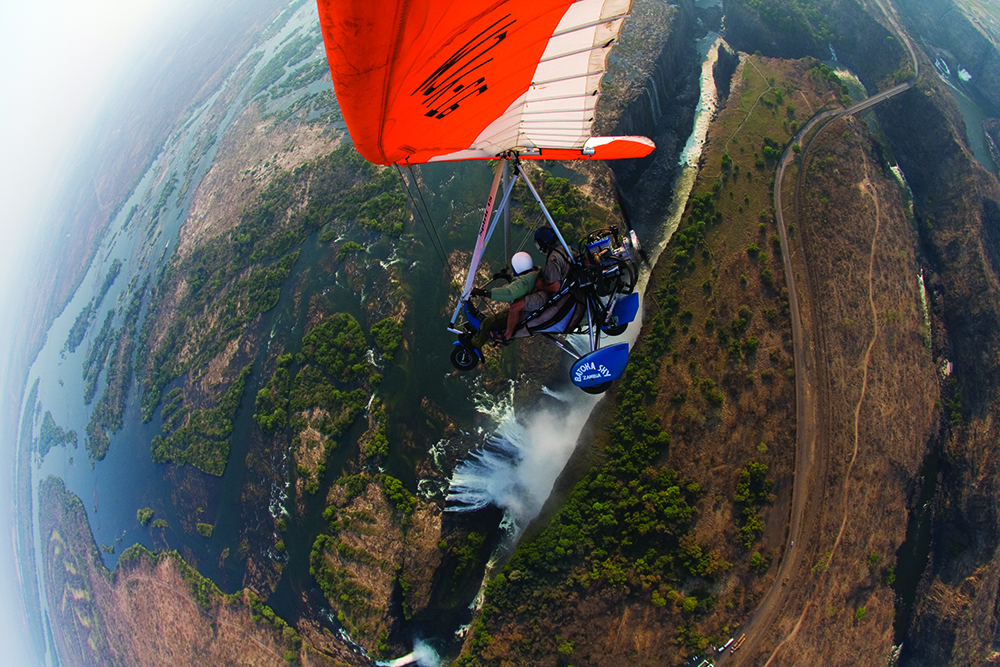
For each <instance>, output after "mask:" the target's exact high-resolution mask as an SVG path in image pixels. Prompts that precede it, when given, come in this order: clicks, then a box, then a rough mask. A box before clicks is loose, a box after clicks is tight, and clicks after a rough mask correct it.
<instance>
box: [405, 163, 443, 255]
mask: <svg viewBox="0 0 1000 667" xmlns="http://www.w3.org/2000/svg"><path fill="white" fill-rule="evenodd" d="M406 168H407V169H409V170H410V176H411V177H412V178H413V185H414V187H415V188H416V189H417V194H418V195H420V203H422V204H423V205H424V211H426V212H427V220H428V222H429V223H430V228H431V231H433V232H434V238H436V239H437V244H438V246H439V247H440V248H441V253H442V255H444V256H447V253H445V251H444V244H443V243H441V237H440V236H438V232H437V227H435V226H434V217H433V216H432V215H431V210H430V209H429V208H428V207H427V202H426V201H424V192H423V190H421V189H420V184H419V183H418V182H417V175H416V174H414V173H413V165H406ZM397 169H398V167H397ZM446 268H447V267H446Z"/></svg>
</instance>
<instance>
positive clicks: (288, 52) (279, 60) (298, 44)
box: [247, 33, 326, 97]
mask: <svg viewBox="0 0 1000 667" xmlns="http://www.w3.org/2000/svg"><path fill="white" fill-rule="evenodd" d="M322 43H323V37H322V35H320V34H319V33H316V34H314V35H299V36H297V37H293V38H292V39H291V40H290V41H289V42H288V43H287V44H285V46H284V47H283V48H282V49H281V51H279V52H278V53H276V54H275V55H274V56H273V57H272V58H271V59H270V60H269V61H267V63H266V64H265V65H264V67H262V68H261V70H260V72H258V73H257V76H256V77H254V80H253V83H251V84H250V89H249V91H248V93H247V95H248V96H249V97H254V96H256V95H257V94H259V93H260V92H261V91H264V90H267V89H268V88H270V87H271V86H272V85H274V83H275V82H277V81H278V79H280V78H281V77H282V76H283V75H284V74H285V67H295V66H296V65H298V64H299V63H300V62H302V61H303V60H305V59H306V58H308V57H309V56H311V55H312V53H313V51H315V50H316V47H317V46H318V45H320V44H322ZM323 65H324V66H325V65H326V63H325V62H323ZM307 67H308V66H307ZM303 69H304V68H303ZM297 73H298V72H295V73H293V76H294V75H295V74H297ZM290 78H291V77H290ZM297 78H299V79H302V78H305V76H304V75H303V74H299V75H298V77H297ZM317 78H318V77H317ZM303 85H305V84H304V83H302V82H301V81H300V82H299V83H296V84H295V85H294V88H298V87H301V86H303ZM281 94H283V93H279V94H278V95H275V96H274V97H280V96H281Z"/></svg>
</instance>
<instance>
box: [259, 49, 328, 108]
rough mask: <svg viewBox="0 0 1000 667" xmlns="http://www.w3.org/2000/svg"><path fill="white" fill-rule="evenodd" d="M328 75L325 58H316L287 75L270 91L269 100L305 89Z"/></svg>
mask: <svg viewBox="0 0 1000 667" xmlns="http://www.w3.org/2000/svg"><path fill="white" fill-rule="evenodd" d="M329 74H330V65H329V64H328V63H327V61H326V58H317V59H316V60H314V61H312V62H311V63H307V64H305V65H303V66H302V67H299V68H297V69H295V70H293V71H292V72H291V73H289V75H288V76H287V77H286V78H285V80H284V81H282V82H281V83H279V84H278V85H277V86H275V87H274V88H273V89H272V90H271V99H277V98H279V97H281V96H282V95H287V94H288V93H290V92H292V91H295V90H298V89H299V88H305V87H306V86H308V85H309V84H311V83H312V82H314V81H319V80H320V79H322V78H323V77H324V76H328V75H329Z"/></svg>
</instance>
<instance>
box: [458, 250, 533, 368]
mask: <svg viewBox="0 0 1000 667" xmlns="http://www.w3.org/2000/svg"><path fill="white" fill-rule="evenodd" d="M510 265H511V268H512V269H514V275H515V278H514V280H513V281H511V282H510V284H508V285H505V286H504V287H494V288H493V289H483V288H481V287H477V288H475V289H474V290H472V294H473V295H475V296H482V297H487V298H490V299H493V300H494V301H502V302H504V303H510V304H511V305H512V306H513V304H514V303H515V302H518V301H523V299H524V296H525V295H527V294H528V293H529V292H531V291H532V290H534V289H535V286H536V284H537V279H538V275H539V270H538V269H537V268H535V263H534V261H533V260H532V259H531V255H529V254H528V253H526V252H518V253H515V254H514V256H513V257H511V259H510ZM518 312H520V310H519V311H518ZM510 313H511V309H509V308H505V309H503V310H501V311H500V312H497V313H492V314H490V315H487V316H486V317H485V318H484V319H483V321H482V324H480V325H479V331H477V332H476V333H475V334H473V335H472V337H471V338H470V339H469V343H470V344H471V345H472V346H474V347H476V348H477V349H478V348H480V347H482V346H483V344H484V343H485V342H486V341H487V339H488V338H489V337H490V334H491V333H493V332H494V331H496V332H498V333H499V332H500V331H501V330H502V329H503V328H504V327H505V326H506V328H507V329H508V330H510V329H512V328H513V327H512V326H511V324H510V319H511V315H510ZM516 325H517V320H516V319H515V320H514V326H516ZM507 338H510V336H507Z"/></svg>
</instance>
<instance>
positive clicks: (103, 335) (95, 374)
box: [83, 310, 115, 405]
mask: <svg viewBox="0 0 1000 667" xmlns="http://www.w3.org/2000/svg"><path fill="white" fill-rule="evenodd" d="M114 322H115V311H114V310H109V311H108V314H107V317H105V318H104V324H103V325H101V331H100V333H98V334H97V338H95V339H94V341H93V342H92V343H91V345H90V351H89V352H88V353H87V358H86V360H84V362H83V379H84V385H83V402H84V404H86V405H90V402H91V401H92V400H94V394H95V393H97V379H98V378H99V377H100V376H101V371H102V370H104V365H105V364H106V363H107V361H108V353H109V352H110V351H111V343H113V342H114V338H113V336H112V334H113V333H114Z"/></svg>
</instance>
